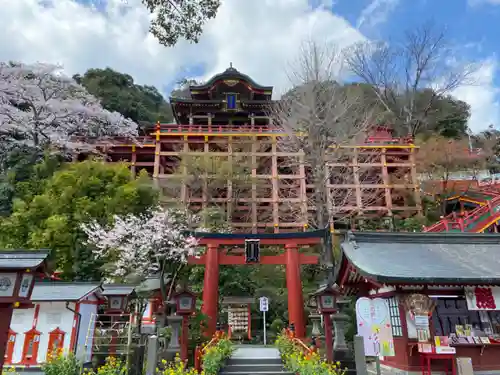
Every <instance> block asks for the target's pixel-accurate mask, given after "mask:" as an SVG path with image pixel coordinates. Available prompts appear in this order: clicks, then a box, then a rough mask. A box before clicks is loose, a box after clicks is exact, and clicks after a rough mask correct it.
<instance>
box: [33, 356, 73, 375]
mask: <svg viewBox="0 0 500 375" xmlns="http://www.w3.org/2000/svg"><path fill="white" fill-rule="evenodd" d="M81 369H82V364H81V362H80V361H78V360H77V359H76V357H75V355H74V354H73V353H69V354H66V355H65V354H64V353H63V352H62V351H60V352H58V353H53V354H49V355H48V356H47V362H46V363H44V364H43V366H42V370H43V372H44V373H45V375H80V373H81Z"/></svg>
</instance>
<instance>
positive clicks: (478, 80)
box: [452, 58, 500, 132]
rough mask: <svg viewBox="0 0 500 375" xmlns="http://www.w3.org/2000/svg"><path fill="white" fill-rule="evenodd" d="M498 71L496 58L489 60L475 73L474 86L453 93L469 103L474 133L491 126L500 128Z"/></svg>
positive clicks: (471, 125)
mask: <svg viewBox="0 0 500 375" xmlns="http://www.w3.org/2000/svg"><path fill="white" fill-rule="evenodd" d="M497 71H498V63H497V61H496V60H495V59H494V58H491V59H488V60H486V61H484V62H483V64H482V65H481V67H480V68H479V69H478V71H477V72H476V73H475V76H474V77H473V81H474V85H470V86H463V87H459V88H458V89H456V90H454V92H453V93H452V95H454V96H455V97H457V98H458V99H460V100H463V101H465V102H467V103H469V105H470V107H471V118H470V120H469V127H470V128H471V130H472V131H474V132H478V131H481V130H485V129H486V128H487V127H488V126H489V125H491V124H493V125H495V126H496V127H500V98H499V94H500V89H499V88H498V87H497V86H496V85H495V82H494V79H495V75H496V73H497Z"/></svg>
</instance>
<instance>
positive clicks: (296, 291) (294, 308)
mask: <svg viewBox="0 0 500 375" xmlns="http://www.w3.org/2000/svg"><path fill="white" fill-rule="evenodd" d="M285 247H286V287H287V289H288V321H289V323H293V324H294V325H295V335H296V337H299V338H303V337H304V336H305V334H306V332H305V329H306V326H305V322H304V298H303V296H302V282H301V279H300V256H299V250H298V248H297V245H295V244H289V245H286V246H285Z"/></svg>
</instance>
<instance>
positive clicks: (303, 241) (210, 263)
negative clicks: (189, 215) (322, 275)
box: [189, 230, 329, 337]
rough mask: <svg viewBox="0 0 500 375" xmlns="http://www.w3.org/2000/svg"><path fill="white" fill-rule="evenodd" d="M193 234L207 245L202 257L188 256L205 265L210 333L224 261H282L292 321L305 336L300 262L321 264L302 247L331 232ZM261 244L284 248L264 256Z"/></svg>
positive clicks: (228, 262) (204, 300)
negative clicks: (221, 267) (261, 252)
mask: <svg viewBox="0 0 500 375" xmlns="http://www.w3.org/2000/svg"><path fill="white" fill-rule="evenodd" d="M194 235H195V236H196V237H197V238H198V241H199V244H200V245H202V246H206V248H207V249H206V253H205V254H204V255H202V256H201V257H198V258H196V257H192V258H190V259H189V263H190V264H200V265H201V264H202V265H204V266H205V279H204V283H203V307H202V312H203V313H204V314H205V315H207V316H208V317H209V322H208V332H207V334H209V335H213V334H214V333H215V330H216V325H217V318H218V311H219V306H218V301H219V267H220V266H221V265H248V266H251V265H252V264H283V265H286V285H287V289H288V296H289V297H288V316H289V321H290V323H293V324H294V325H295V327H296V335H297V336H298V337H304V336H305V326H306V324H305V317H304V297H303V295H302V282H301V278H300V266H301V265H303V264H318V261H319V258H318V256H317V255H307V254H305V253H302V252H300V251H299V249H302V248H306V247H309V246H313V245H318V244H321V243H322V242H323V240H324V239H325V238H326V237H327V236H328V235H329V233H328V232H327V231H326V230H317V231H310V232H296V233H273V234H245V233H236V234H223V233H195V234H194ZM243 246H245V248H244V249H243ZM260 246H263V247H266V246H267V247H269V246H272V247H274V248H275V247H278V246H284V247H285V251H284V252H279V253H274V254H273V255H262V256H261V255H260Z"/></svg>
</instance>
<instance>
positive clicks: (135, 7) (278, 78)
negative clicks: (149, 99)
mask: <svg viewBox="0 0 500 375" xmlns="http://www.w3.org/2000/svg"><path fill="white" fill-rule="evenodd" d="M85 1H87V2H88V1H89V0H85ZM91 1H93V4H94V7H91V6H84V5H82V4H79V3H77V2H75V1H73V0H44V3H43V4H44V5H42V3H41V2H40V0H0V9H2V12H0V24H1V25H2V27H3V28H4V33H3V35H4V38H1V39H0V61H6V60H21V61H24V62H33V61H43V62H51V63H61V64H63V65H64V67H65V69H66V70H67V71H68V73H71V74H73V73H77V72H78V73H83V72H85V71H86V70H87V69H88V68H100V67H106V66H109V67H112V68H113V69H115V70H118V71H120V72H124V73H128V74H130V75H132V76H133V77H134V79H135V80H136V81H137V82H138V83H140V84H149V85H155V86H157V87H158V88H161V87H162V86H164V85H167V84H169V83H172V82H173V81H174V80H175V79H176V78H179V76H181V75H182V74H183V71H184V69H186V68H188V67H190V66H193V65H197V66H199V65H202V66H204V67H205V68H206V71H207V72H208V73H211V74H212V73H217V72H220V71H222V70H224V69H226V68H227V67H228V66H229V62H233V64H234V66H235V68H237V69H238V70H240V71H242V72H244V73H246V74H248V75H250V76H252V77H253V78H254V79H255V80H256V81H257V82H259V83H261V84H264V85H275V86H276V87H277V89H278V91H281V90H282V89H283V88H284V87H285V86H286V85H287V78H286V75H285V74H284V67H285V65H286V63H287V61H288V60H291V59H292V58H293V57H294V54H295V53H296V52H297V50H298V47H299V44H300V42H301V41H302V40H304V39H307V38H310V37H311V38H313V39H317V40H318V41H321V42H324V41H325V39H329V40H332V41H335V42H338V43H339V44H340V46H341V47H342V46H345V45H348V44H350V43H353V42H357V41H360V40H362V39H363V36H362V35H361V34H360V33H359V32H358V31H357V30H355V29H354V28H353V27H352V26H351V25H350V24H349V23H348V22H347V21H345V20H344V19H343V18H341V17H339V16H337V15H334V14H332V13H331V11H330V10H329V9H328V8H329V7H327V6H325V4H326V2H324V1H321V2H320V3H319V4H316V6H315V7H314V9H313V8H311V6H310V3H309V2H308V0H259V1H248V0H224V1H223V5H222V6H221V8H220V10H219V14H218V16H217V18H216V19H215V20H213V21H211V22H210V23H209V24H208V25H207V27H206V30H205V33H204V35H203V37H202V39H201V41H200V43H199V44H198V45H192V44H188V43H186V42H182V43H180V44H178V45H177V46H176V47H174V48H166V47H163V46H160V45H159V44H158V43H157V42H156V40H155V39H154V38H153V36H151V35H150V34H148V32H147V29H148V20H149V17H150V16H149V14H148V13H147V11H146V10H145V8H144V7H143V6H142V5H141V4H140V0H108V1H107V2H105V1H104V0H91ZM320 4H321V5H320ZM318 5H320V6H318ZM98 9H99V10H100V11H99V10H98Z"/></svg>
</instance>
